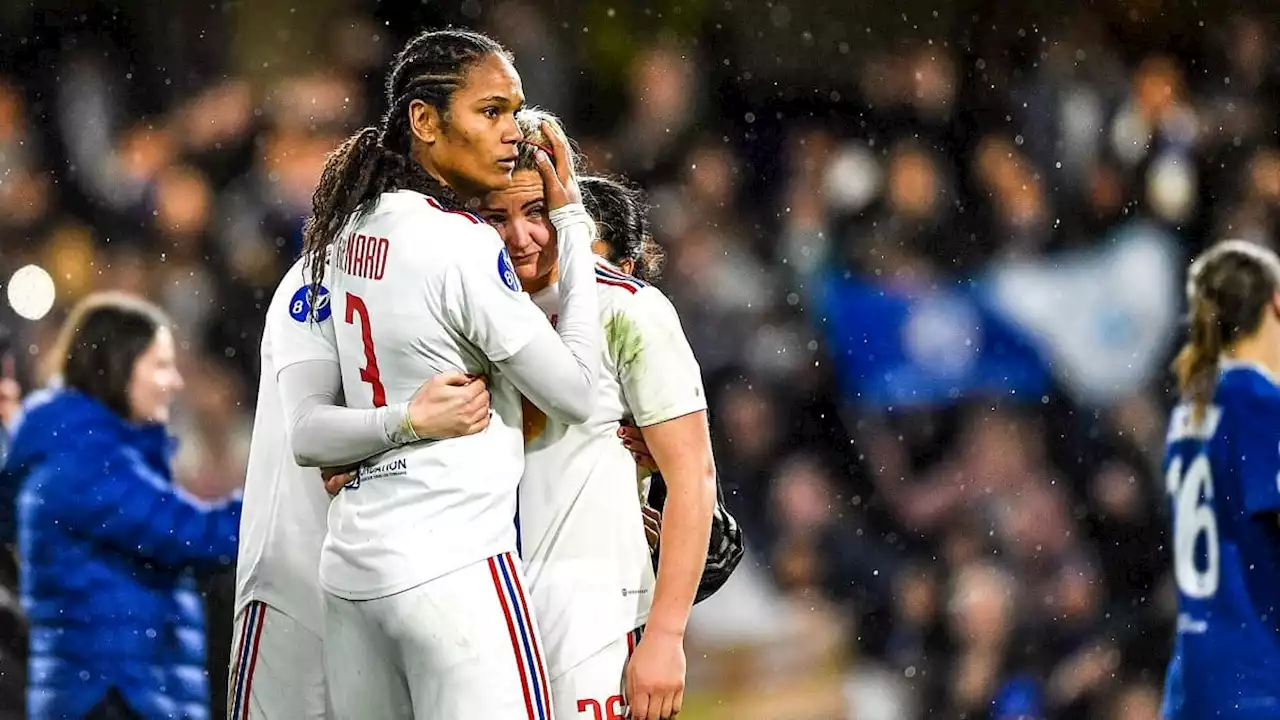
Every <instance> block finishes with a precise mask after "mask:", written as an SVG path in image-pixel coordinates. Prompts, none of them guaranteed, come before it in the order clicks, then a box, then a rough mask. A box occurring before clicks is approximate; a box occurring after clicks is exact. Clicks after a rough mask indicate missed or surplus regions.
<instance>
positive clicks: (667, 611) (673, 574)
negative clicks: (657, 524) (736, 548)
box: [648, 466, 716, 635]
mask: <svg viewBox="0 0 1280 720" xmlns="http://www.w3.org/2000/svg"><path fill="white" fill-rule="evenodd" d="M673 470H674V471H675V472H674V473H666V472H664V473H663V478H664V479H665V481H666V483H667V500H666V505H665V507H664V509H663V513H662V532H661V544H660V547H661V550H662V552H661V553H660V554H659V556H658V581H657V585H656V587H655V588H654V594H653V606H652V608H651V610H650V612H649V623H648V627H649V628H650V629H652V630H656V631H660V632H669V633H673V634H680V635H683V634H684V631H685V626H686V625H688V622H689V612H690V610H691V609H692V608H693V601H694V598H695V597H696V596H697V591H698V583H699V582H700V581H701V580H702V570H703V568H704V567H705V565H706V562H707V545H708V543H709V542H710V538H711V515H712V513H713V512H714V511H715V505H716V485H715V471H714V468H710V467H706V468H700V467H696V466H694V467H688V468H673Z"/></svg>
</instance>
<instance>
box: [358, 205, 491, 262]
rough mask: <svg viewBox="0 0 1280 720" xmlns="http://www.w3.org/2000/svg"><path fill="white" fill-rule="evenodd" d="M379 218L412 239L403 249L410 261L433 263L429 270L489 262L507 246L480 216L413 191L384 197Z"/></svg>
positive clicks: (379, 208)
mask: <svg viewBox="0 0 1280 720" xmlns="http://www.w3.org/2000/svg"><path fill="white" fill-rule="evenodd" d="M375 215H377V216H379V217H378V218H376V219H378V220H384V221H386V224H387V226H388V228H389V229H390V230H391V232H392V233H393V234H395V235H396V236H400V235H401V234H403V235H405V236H412V237H411V238H407V239H410V240H411V242H409V243H406V244H405V245H404V246H403V250H405V251H407V252H406V253H405V255H406V256H407V257H406V259H409V260H414V261H416V260H422V261H430V262H428V263H426V267H427V268H429V267H441V266H444V267H448V266H450V265H454V264H459V263H461V264H470V263H476V262H481V261H484V262H486V263H487V262H490V261H493V260H494V258H495V257H496V256H497V253H498V252H499V251H500V250H501V249H502V248H503V247H504V246H503V244H502V238H501V237H499V236H498V232H497V231H496V230H494V229H493V227H491V226H490V225H489V224H488V223H486V222H485V221H483V220H481V219H480V218H479V217H477V216H476V215H473V214H472V213H469V212H465V211H462V210H448V209H446V208H445V207H444V206H443V205H441V204H440V203H439V202H438V201H437V200H436V199H435V198H433V197H431V196H429V195H423V194H422V193H418V192H413V191H412V190H400V191H397V192H392V193H386V194H384V195H383V196H382V201H381V202H380V203H379V205H378V208H377V210H376V211H375ZM419 240H421V242H419ZM399 251H400V249H399V248H398V249H397V252H399Z"/></svg>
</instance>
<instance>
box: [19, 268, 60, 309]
mask: <svg viewBox="0 0 1280 720" xmlns="http://www.w3.org/2000/svg"><path fill="white" fill-rule="evenodd" d="M53 297H54V289H53V277H51V276H50V275H49V273H47V272H45V269H44V268H42V267H40V266H38V265H26V266H23V267H20V268H18V271H17V272H15V273H14V274H13V277H11V278H9V306H10V307H12V308H13V311H14V312H16V313H18V314H19V315H21V316H22V317H24V318H26V319H28V320H39V319H40V318H42V317H44V316H45V315H46V314H47V313H48V312H49V310H50V309H51V308H53Z"/></svg>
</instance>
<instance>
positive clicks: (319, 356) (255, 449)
mask: <svg viewBox="0 0 1280 720" xmlns="http://www.w3.org/2000/svg"><path fill="white" fill-rule="evenodd" d="M309 290H310V287H309V281H308V279H307V278H305V277H304V273H303V270H302V262H301V261H298V262H296V263H294V265H293V267H291V268H289V271H288V272H287V273H285V276H284V279H282V280H281V281H280V284H279V285H278V286H277V287H276V291H275V294H274V295H272V297H271V304H270V305H269V306H268V307H267V316H266V327H265V328H264V330H263V332H262V349H261V353H262V377H261V379H260V380H259V381H258V406H257V411H256V413H255V415H254V419H253V438H252V440H251V441H250V446H249V467H248V473H247V475H246V477H245V484H244V510H243V512H242V514H241V516H240V549H239V558H238V560H237V562H236V612H237V613H238V612H240V610H242V609H243V608H244V607H245V606H247V605H248V604H249V602H250V601H253V600H258V601H261V602H264V603H266V604H268V605H270V606H271V607H273V608H275V609H277V610H279V611H281V612H283V613H285V614H286V615H289V616H290V617H292V618H294V619H295V620H297V621H298V622H299V623H301V624H302V625H303V626H304V627H305V628H307V629H308V630H310V631H312V632H314V633H316V634H321V633H322V632H323V629H324V617H323V612H322V610H321V603H320V590H319V587H318V585H317V581H316V568H317V566H318V565H319V561H320V546H321V544H322V543H323V542H324V535H325V514H326V512H327V511H328V507H329V496H328V494H327V493H325V490H324V483H323V482H321V480H320V471H319V470H316V469H315V468H303V467H299V466H298V465H297V464H296V463H294V461H293V454H292V452H290V450H289V448H290V438H289V435H288V427H289V421H288V418H286V417H285V411H284V404H283V401H282V400H281V397H280V391H279V388H278V387H277V385H276V376H277V375H278V374H279V372H280V371H281V370H282V369H284V368H286V367H289V366H290V365H293V364H295V363H300V362H305V361H308V360H329V361H336V360H337V354H338V348H337V345H336V343H335V341H334V336H333V323H332V322H331V321H330V318H329V310H330V307H329V295H328V293H327V292H326V291H324V290H323V289H322V291H321V293H320V295H319V297H320V302H319V303H318V306H319V307H318V308H317V310H316V312H315V313H314V316H315V318H314V321H313V320H312V318H311V316H312V314H313V313H312V312H311V306H310V302H309V300H308V292H309Z"/></svg>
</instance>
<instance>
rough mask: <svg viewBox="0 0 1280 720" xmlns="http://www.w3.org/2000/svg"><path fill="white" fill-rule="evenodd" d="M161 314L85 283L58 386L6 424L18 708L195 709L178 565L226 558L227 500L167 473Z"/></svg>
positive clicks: (196, 685)
mask: <svg viewBox="0 0 1280 720" xmlns="http://www.w3.org/2000/svg"><path fill="white" fill-rule="evenodd" d="M169 328H170V326H169V323H168V321H167V319H166V318H165V317H164V316H163V315H162V314H161V313H160V311H159V309H158V308H156V307H154V306H152V305H150V304H147V303H145V302H143V301H140V300H135V299H132V298H128V297H126V296H118V295H95V296H90V297H89V298H88V299H86V300H85V301H83V302H82V303H81V304H80V305H78V306H77V307H76V308H75V309H74V310H73V311H72V313H71V315H70V316H69V318H68V320H67V322H66V323H65V324H64V326H63V329H62V333H61V335H60V337H59V341H58V344H57V347H56V348H55V349H54V350H53V353H54V355H53V357H55V358H58V359H60V360H61V363H60V364H61V367H60V369H59V372H58V375H59V377H60V378H61V380H62V388H61V389H56V390H49V391H45V392H42V393H39V394H37V395H34V396H32V398H31V399H30V400H29V402H28V404H27V407H26V408H25V411H24V415H23V418H22V421H21V424H20V425H19V427H18V430H17V432H16V434H15V436H14V439H13V444H12V447H11V449H10V453H9V457H8V459H7V462H6V464H5V468H4V473H3V483H4V486H5V488H6V490H7V492H8V493H9V496H10V497H11V498H12V497H13V495H12V493H14V492H16V493H17V531H18V546H19V555H20V558H21V562H22V577H21V589H22V600H23V606H24V608H25V609H26V612H27V617H28V619H29V622H30V626H31V628H30V636H31V639H30V664H29V678H30V688H29V690H28V693H27V714H28V717H30V718H42V719H43V718H48V719H49V720H53V719H54V718H66V717H77V718H113V719H117V718H133V717H138V718H142V717H185V718H205V717H208V712H209V711H208V708H209V697H208V683H207V680H206V678H205V675H204V667H203V665H204V660H205V657H204V654H205V638H204V618H203V615H202V608H201V603H200V600H199V598H198V596H197V595H196V594H195V592H194V591H193V590H194V584H193V578H192V573H193V572H200V571H203V572H207V571H210V570H216V569H218V568H220V567H224V566H226V565H227V564H229V563H230V562H231V560H232V558H234V557H235V551H236V550H235V548H236V535H237V533H238V529H239V518H240V505H239V501H233V502H230V503H221V504H218V505H207V504H204V503H201V502H199V501H196V500H194V499H192V498H191V497H190V496H189V495H186V494H184V493H183V492H182V491H180V489H179V488H177V487H174V486H173V484H172V480H171V477H172V474H171V469H170V462H171V461H170V454H171V448H170V439H169V435H168V433H167V425H168V422H169V418H170V405H171V403H172V401H173V396H174V395H175V394H176V393H178V392H180V391H181V390H182V386H183V382H182V377H181V375H180V374H179V373H178V370H177V367H176V350H175V347H174V342H173V336H172V333H171V331H170V329H169ZM8 529H9V530H10V531H11V530H12V528H11V527H10V528H8Z"/></svg>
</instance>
